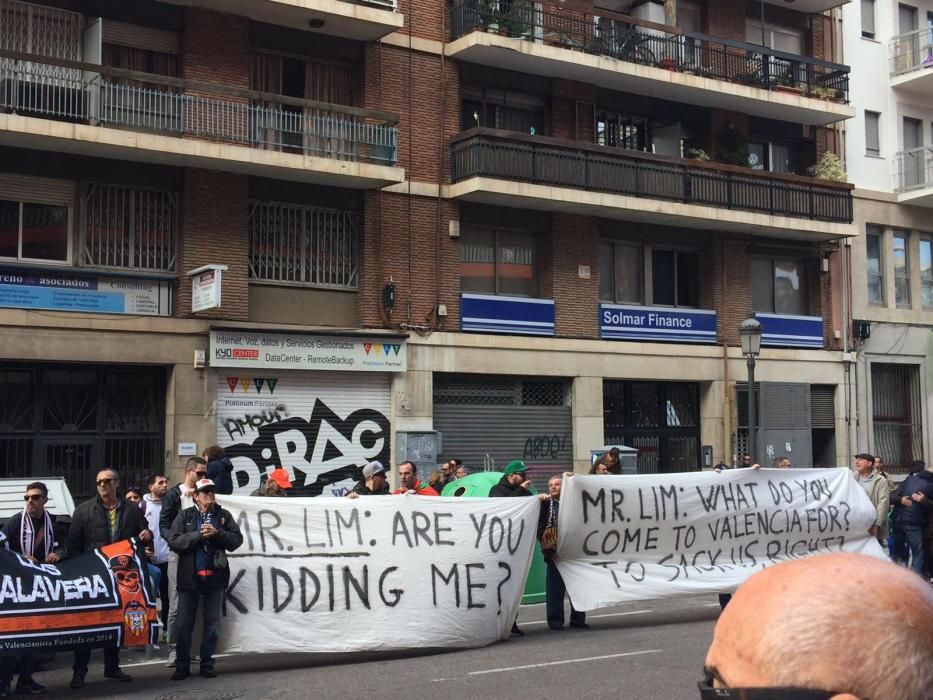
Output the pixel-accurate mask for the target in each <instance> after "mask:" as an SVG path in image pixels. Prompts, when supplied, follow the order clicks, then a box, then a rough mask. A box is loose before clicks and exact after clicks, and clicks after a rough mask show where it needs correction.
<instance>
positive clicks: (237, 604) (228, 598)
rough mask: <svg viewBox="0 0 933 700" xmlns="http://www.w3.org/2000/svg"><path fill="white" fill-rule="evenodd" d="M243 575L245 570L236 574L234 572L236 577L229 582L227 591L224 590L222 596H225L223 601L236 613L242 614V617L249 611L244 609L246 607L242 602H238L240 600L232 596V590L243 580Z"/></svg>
mask: <svg viewBox="0 0 933 700" xmlns="http://www.w3.org/2000/svg"><path fill="white" fill-rule="evenodd" d="M245 574H246V570H245V569H240V570H239V571H237V572H236V576H234V577H233V579H232V580H231V581H230V583H229V584H228V585H227V590H226V592H225V593H224V596H225V597H224V599H225V600H226V601H227V602H228V603H230V605H232V606H233V607H234V608H236V611H237V612H238V613H241V614H243V615H245V614H246V613H248V612H249V610H247V609H246V606H245V605H243V601H242V600H240V599H239V598H238V597H237V596H236V595H235V594H234V592H233V590H234V589H235V588H236V587H237V586H238V585H239V583H240V581H242V580H243V576H244V575H245Z"/></svg>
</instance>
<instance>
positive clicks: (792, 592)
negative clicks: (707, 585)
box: [703, 553, 933, 700]
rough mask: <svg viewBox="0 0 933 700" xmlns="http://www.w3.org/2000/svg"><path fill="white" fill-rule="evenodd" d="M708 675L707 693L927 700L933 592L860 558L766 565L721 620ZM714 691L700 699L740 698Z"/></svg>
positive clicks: (897, 570)
mask: <svg viewBox="0 0 933 700" xmlns="http://www.w3.org/2000/svg"><path fill="white" fill-rule="evenodd" d="M706 676H707V682H708V683H709V684H710V685H712V686H713V687H714V688H732V689H740V688H742V689H748V688H798V689H804V688H806V689H812V690H814V691H822V692H821V693H812V694H800V695H797V696H792V695H790V694H785V695H780V694H777V695H774V697H779V696H780V697H784V696H786V697H801V698H803V697H807V698H812V699H813V700H818V699H819V698H824V699H825V700H929V699H930V698H931V697H933V588H931V587H930V585H929V584H928V583H925V582H924V581H923V580H922V579H921V578H920V577H919V576H917V575H916V574H914V573H912V572H910V571H908V570H907V569H904V568H902V567H899V566H896V565H895V564H891V563H890V562H887V561H883V560H881V559H876V558H874V557H869V556H865V555H860V554H842V553H838V554H822V555H817V556H812V557H808V558H806V559H800V560H798V561H792V562H786V563H783V564H778V565H777V566H773V567H769V568H767V569H764V570H763V571H760V572H758V573H757V574H755V575H754V576H752V577H751V578H750V579H748V581H746V582H745V583H744V584H743V585H742V586H741V587H740V588H739V590H738V592H737V593H736V594H735V596H734V597H733V598H732V602H731V603H729V605H728V607H726V609H725V611H724V612H723V613H722V615H721V616H720V618H719V621H718V622H717V623H716V630H715V631H714V633H713V643H712V644H711V645H710V648H709V651H708V652H707V655H706ZM715 692H716V691H710V690H707V691H706V692H705V693H703V697H704V698H706V697H734V698H738V697H739V693H738V692H736V693H735V694H731V693H724V692H722V694H720V695H715V694H714V693H715ZM720 692H721V691H720ZM753 696H754V695H753V694H750V695H749V697H753ZM768 697H771V695H769V696H768Z"/></svg>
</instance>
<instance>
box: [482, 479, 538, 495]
mask: <svg viewBox="0 0 933 700" xmlns="http://www.w3.org/2000/svg"><path fill="white" fill-rule="evenodd" d="M532 495H534V494H532V493H531V491H529V490H528V489H526V488H525V487H523V486H521V485H519V486H515V485H513V484H510V483H509V477H507V476H503V477H502V478H501V479H499V483H498V484H496V485H495V486H493V487H492V488H491V489H489V497H490V498H502V497H510V496H532Z"/></svg>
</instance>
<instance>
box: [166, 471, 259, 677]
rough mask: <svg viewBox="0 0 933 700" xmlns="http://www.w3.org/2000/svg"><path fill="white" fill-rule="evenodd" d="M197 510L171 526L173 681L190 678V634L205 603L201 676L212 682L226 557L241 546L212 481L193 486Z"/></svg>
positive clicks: (227, 576) (225, 581) (226, 573)
mask: <svg viewBox="0 0 933 700" xmlns="http://www.w3.org/2000/svg"><path fill="white" fill-rule="evenodd" d="M194 501H195V505H193V506H192V507H191V508H186V509H185V510H183V511H182V512H181V513H179V514H178V517H177V518H175V522H174V523H172V532H171V535H170V537H169V541H168V545H169V547H171V548H172V550H173V551H175V552H178V580H177V584H176V585H177V587H178V624H177V630H176V631H177V635H178V638H177V644H176V646H175V651H176V652H177V654H178V655H177V657H176V661H175V672H174V673H173V674H172V680H173V681H181V680H184V679H185V678H187V677H188V676H189V675H190V669H191V634H192V632H193V630H194V618H195V616H196V615H197V613H198V603H199V602H200V601H201V599H203V600H204V608H203V610H202V616H203V618H204V630H203V632H202V634H201V676H203V677H204V678H214V677H215V676H216V675H217V673H216V672H215V671H214V649H215V647H216V646H217V637H218V634H219V632H220V614H221V609H222V607H223V599H224V590H225V589H226V587H227V584H228V583H229V579H230V568H229V566H228V565H227V557H226V552H232V551H234V550H235V549H238V548H239V547H240V545H242V544H243V535H241V534H240V528H239V526H238V525H237V524H236V521H235V520H234V519H233V516H232V515H230V513H229V511H226V510H224V509H223V508H221V507H220V506H219V505H217V501H216V497H215V495H214V482H213V481H211V480H210V479H201V480H200V481H198V483H197V484H196V485H195V494H194Z"/></svg>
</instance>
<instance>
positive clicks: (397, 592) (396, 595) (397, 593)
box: [379, 566, 405, 608]
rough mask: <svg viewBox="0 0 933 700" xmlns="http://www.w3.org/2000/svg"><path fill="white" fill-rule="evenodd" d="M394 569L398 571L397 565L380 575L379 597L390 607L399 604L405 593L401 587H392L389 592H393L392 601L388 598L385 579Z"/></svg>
mask: <svg viewBox="0 0 933 700" xmlns="http://www.w3.org/2000/svg"><path fill="white" fill-rule="evenodd" d="M393 571H398V567H397V566H390V567H389V568H388V569H386V570H385V571H383V572H382V575H381V576H380V577H379V597H380V598H381V599H382V602H383V604H385V606H386V607H388V608H394V607H395V606H396V605H398V602H399V600H401V599H402V595H403V594H404V593H405V591H404V590H402V589H401V588H390V589H389V591H388V592H389V593H390V594H392V601H391V602H389V601H388V600H387V599H386V590H385V580H386V578H387V577H388V575H389V574H391V573H392V572H393Z"/></svg>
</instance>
